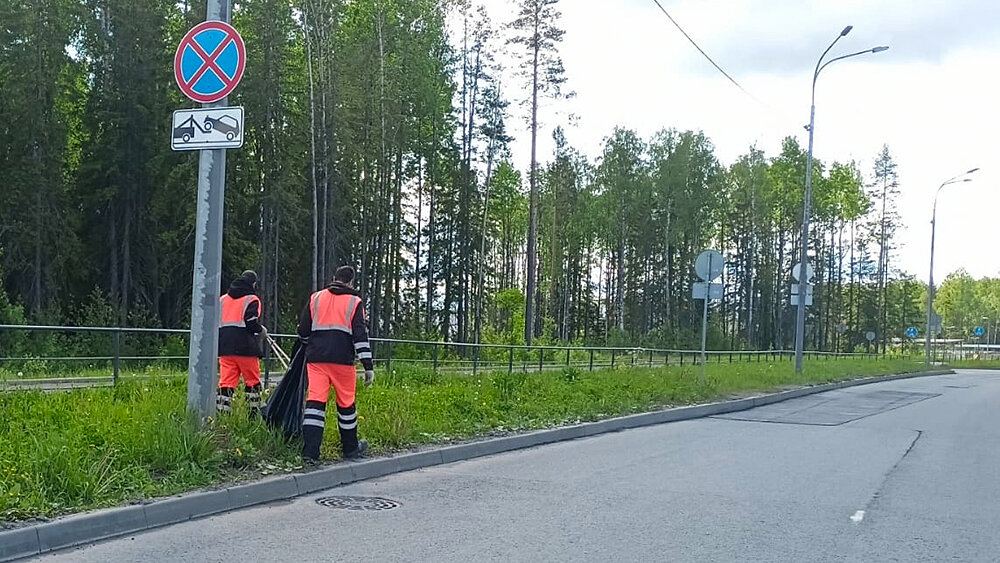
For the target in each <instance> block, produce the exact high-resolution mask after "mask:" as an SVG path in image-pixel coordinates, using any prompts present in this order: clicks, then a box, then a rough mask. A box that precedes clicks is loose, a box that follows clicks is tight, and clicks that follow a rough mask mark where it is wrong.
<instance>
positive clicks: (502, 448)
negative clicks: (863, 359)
mask: <svg viewBox="0 0 1000 563" xmlns="http://www.w3.org/2000/svg"><path fill="white" fill-rule="evenodd" d="M953 373H955V372H954V371H952V370H943V371H930V372H919V373H910V374H901V375H892V376H886V377H871V378H864V379H855V380H851V381H843V382H839V383H827V384H823V385H816V386H813V387H804V388H801V389H793V390H791V391H784V392H781V393H773V394H769V395H762V396H759V397H750V398H746V399H737V400H733V401H724V402H719V403H709V404H705V405H695V406H690V407H679V408H672V409H666V410H662V411H656V412H651V413H643V414H635V415H631V416H625V417H620V418H612V419H609V420H602V421H598V422H588V423H584V424H577V425H573V426H565V427H562V428H553V429H551V430H540V431H536V432H530V433H527V434H519V435H516V436H508V437H504V438H496V439H492V440H485V441H481V442H472V443H468V444H460V445H457V446H446V447H443V448H438V449H434V450H429V451H424V452H417V453H411V454H405V455H400V456H394V457H388V458H380V459H373V460H370V461H364V462H360V463H344V464H340V465H335V466H332V467H327V468H324V469H320V470H317V471H312V472H308V473H299V474H293V475H285V476H280V477H273V478H269V479H264V480H261V481H255V482H252V483H247V484H242V485H235V486H232V487H229V488H226V489H221V490H213V491H200V492H194V493H188V494H184V495H181V496H177V497H172V498H167V499H160V500H155V501H151V502H149V503H148V504H141V505H133V506H126V507H119V508H111V509H107V510H99V511H95V512H89V513H84V514H77V515H74V516H68V517H65V518H59V519H56V520H53V521H51V522H46V523H43V524H36V525H33V526H26V527H24V528H17V529H13V530H8V531H4V532H0V562H4V561H12V560H15V559H20V558H23V557H31V556H33V555H40V554H43V553H48V552H50V551H55V550H59V549H66V548H70V547H76V546H81V545H86V544H89V543H93V542H96V541H100V540H105V539H108V538H113V537H117V536H123V535H128V534H132V533H136V532H141V531H144V530H149V529H152V528H157V527H160V526H166V525H169V524H176V523H179V522H186V521H188V520H194V519H197V518H203V517H206V516H211V515H213V514H219V513H222V512H228V511H232V510H239V509H241V508H246V507H249V506H254V505H259V504H265V503H268V502H273V501H276V500H285V499H290V498H294V497H297V496H302V495H308V494H311V493H315V492H317V491H322V490H326V489H330V488H333V487H337V486H340V485H345V484H348V483H355V482H358V481H364V480H366V479H375V478H378V477H384V476H386V475H391V474H393V473H400V472H404V471H412V470H414V469H420V468H424V467H432V466H435V465H441V464H445V463H452V462H456V461H464V460H468V459H474V458H477V457H483V456H489V455H495V454H499V453H504V452H510V451H514V450H520V449H524V448H530V447H534V446H541V445H545V444H551V443H554V442H562V441H565V440H575V439H577V438H585V437H588V436H596V435H598V434H606V433H609V432H618V431H621V430H627V429H630V428H639V427H642V426H652V425H656V424H663V423H666V422H676V421H680V420H692V419H697V418H704V417H708V416H714V415H718V414H726V413H732V412H739V411H743V410H747V409H751V408H754V407H759V406H763V405H770V404H773V403H778V402H781V401H787V400H789V399H795V398H798V397H804V396H807V395H815V394H817V393H824V392H826V391H833V390H837V389H845V388H848V387H857V386H859V385H868V384H871V383H881V382H885V381H895V380H899V379H910V378H915V377H928V376H935V375H947V374H953Z"/></svg>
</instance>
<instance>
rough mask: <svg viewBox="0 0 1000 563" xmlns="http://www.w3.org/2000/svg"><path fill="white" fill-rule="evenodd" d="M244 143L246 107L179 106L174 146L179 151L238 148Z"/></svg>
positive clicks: (175, 123) (171, 137)
mask: <svg viewBox="0 0 1000 563" xmlns="http://www.w3.org/2000/svg"><path fill="white" fill-rule="evenodd" d="M242 146H243V108H241V107H234V108H205V109H179V110H177V111H175V112H174V120H173V127H172V128H171V130H170V148H172V149H174V150H175V151H194V150H205V149H238V148H240V147H242Z"/></svg>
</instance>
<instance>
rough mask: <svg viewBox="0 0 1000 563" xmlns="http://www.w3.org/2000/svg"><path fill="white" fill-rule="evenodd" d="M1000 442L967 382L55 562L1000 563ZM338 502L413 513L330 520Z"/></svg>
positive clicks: (569, 446)
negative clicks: (380, 502)
mask: <svg viewBox="0 0 1000 563" xmlns="http://www.w3.org/2000/svg"><path fill="white" fill-rule="evenodd" d="M363 408H364V406H363V405H362V409H363ZM998 442H1000V373H990V372H978V373H977V372H961V373H959V374H958V375H954V376H942V377H934V378H924V379H914V380H906V381H897V382H892V383H885V384H878V385H869V386H862V387H856V388H853V389H849V390H842V391H836V392H831V393H826V394H823V395H816V396H813V397H806V398H802V399H797V400H794V401H789V402H785V403H781V404H777V405H771V406H768V407H763V408H760V409H755V410H752V411H746V412H743V413H735V414H732V415H726V416H723V417H719V418H710V419H703V420H695V421H688V422H680V423H674V424H666V425H661V426H655V427H649V428H643V429H638V430H632V431H628V432H622V433H617V434H611V435H605V436H599V437H594V438H589V439H583V440H576V441H572V442H565V443H560V444H556V445H551V446H545V447H540V448H535V449H531V450H526V451H520V452H513V453H509V454H504V455H499V456H494V457H490V458H483V459H477V460H472V461H468V462H462V463H456V464H452V465H447V466H440V467H435V468H431V469H426V470H420V471H413V472H410V473H405V474H400V475H395V476H390V477H387V478H383V479H378V480H375V481H369V482H364V483H358V484H354V485H350V486H346V487H341V488H337V489H333V490H330V491H326V492H324V493H323V494H319V495H313V496H309V497H304V498H301V499H298V500H295V501H290V502H283V503H275V504H272V505H268V506H262V507H258V508H252V509H246V510H242V511H239V512H235V513H230V514H226V515H220V516H217V517H213V518H208V519H204V520H200V521H195V522H188V523H184V524H179V525H175V526H172V527H169V528H164V529H160V530H155V531H151V532H147V533H143V534H138V535H135V536H131V537H126V538H123V539H118V540H112V541H108V542H104V543H101V544H98V545H95V546H89V547H85V548H81V549H76V550H72V551H67V552H62V553H59V554H54V555H49V556H44V557H41V558H39V559H41V560H43V561H74V562H79V561H83V562H89V561H92V562H101V563H103V562H106V561H155V562H164V561H172V562H174V561H192V562H202V561H211V562H215V561H219V562H221V561H239V560H248V561H335V560H343V561H351V560H354V561H362V560H364V561H455V562H468V561H532V562H537V561H601V562H604V561H741V562H743V561H769V562H770V561H788V562H796V563H801V562H804V561H907V562H909V561H941V560H949V561H951V560H954V561H996V560H998V559H1000V533H997V530H1000V447H998V446H1000V443H998ZM334 495H350V496H377V497H382V498H386V499H390V500H392V501H396V502H398V503H400V504H401V506H399V507H397V508H394V509H391V510H379V511H365V510H358V511H352V510H344V509H336V508H328V507H326V506H322V505H320V504H318V503H317V499H319V498H322V497H330V496H334Z"/></svg>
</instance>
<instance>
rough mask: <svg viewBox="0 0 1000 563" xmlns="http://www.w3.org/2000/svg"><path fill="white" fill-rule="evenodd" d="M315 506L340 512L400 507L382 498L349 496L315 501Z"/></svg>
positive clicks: (392, 501)
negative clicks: (337, 509)
mask: <svg viewBox="0 0 1000 563" xmlns="http://www.w3.org/2000/svg"><path fill="white" fill-rule="evenodd" d="M316 504H319V505H321V506H325V507H327V508H339V509H341V510H367V511H379V510H392V509H393V508H399V507H400V506H402V504H401V503H399V502H397V501H394V500H391V499H387V498H382V497H350V496H338V497H323V498H321V499H316Z"/></svg>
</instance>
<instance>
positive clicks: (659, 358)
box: [0, 325, 879, 385]
mask: <svg viewBox="0 0 1000 563" xmlns="http://www.w3.org/2000/svg"><path fill="white" fill-rule="evenodd" d="M9 332H42V333H53V332H54V333H68V334H70V335H84V334H105V335H110V336H111V343H110V348H111V349H110V350H109V352H110V355H107V356H100V355H93V354H90V355H79V356H73V355H60V356H30V355H29V356H19V357H10V356H5V355H4V349H5V348H6V346H5V336H6V334H7V333H9ZM189 334H190V331H189V330H184V329H155V328H128V327H70V326H41V325H0V368H3V367H4V366H5V365H12V364H17V363H18V362H22V363H28V362H39V361H42V362H110V364H111V372H112V373H111V384H112V385H115V384H117V383H118V380H119V378H120V374H121V370H122V365H123V363H124V362H157V361H171V362H180V361H182V360H187V356H179V355H150V354H148V350H147V353H146V354H141V353H139V352H134V353H123V351H122V344H123V343H122V340H123V337H125V336H127V335H146V336H167V337H169V336H184V337H187V336H188V335H189ZM271 336H272V337H273V338H274V339H275V340H276V341H278V342H279V343H281V342H282V341H284V342H288V341H294V339H296V338H297V335H294V334H272V335H271ZM371 341H372V346H373V349H374V350H373V351H374V353H375V357H376V364H377V365H378V366H379V367H383V368H385V369H386V370H388V371H390V372H391V371H392V367H393V364H397V365H407V364H408V365H413V366H420V367H424V368H428V369H430V370H432V371H433V372H434V373H435V374H437V373H451V374H471V375H473V376H475V375H477V374H478V373H479V372H480V371H484V370H490V371H503V370H504V369H506V371H507V373H513V372H514V371H521V372H528V371H538V372H541V371H546V370H553V369H563V368H567V367H569V368H577V369H581V370H588V371H593V370H594V369H599V368H609V367H610V368H615V367H620V366H622V365H627V366H629V367H655V366H665V365H680V366H683V365H695V364H697V363H698V361H699V359H700V358H699V356H700V351H698V350H681V349H659V348H646V347H641V346H636V347H613V346H610V347H609V346H566V345H561V346H526V345H518V344H474V343H462V342H430V341H421V340H406V339H388V338H372V339H371ZM83 347H85V348H87V349H88V350H89V351H91V352H92V351H93V343H89V344H86V345H84V346H83ZM265 348H267V350H266V351H265V357H264V358H263V365H264V373H263V376H264V383H265V385H269V384H270V383H271V380H272V378H271V372H272V370H273V368H274V367H275V364H274V359H273V358H271V355H270V349H269V347H265ZM706 356H707V359H706V361H707V362H708V363H719V364H721V363H730V364H733V363H748V362H754V363H763V362H765V361H771V362H777V361H789V362H791V361H793V358H794V353H793V352H791V351H787V350H756V351H755V350H711V351H708V352H706ZM878 356H879V355H878V354H846V353H835V352H818V351H812V352H806V357H807V358H809V359H825V360H832V359H834V358H851V357H853V358H875V357H878ZM72 379H74V378H64V379H60V381H63V380H65V381H71V380H72ZM76 379H79V378H76ZM25 381H27V380H25Z"/></svg>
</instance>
